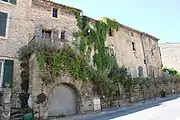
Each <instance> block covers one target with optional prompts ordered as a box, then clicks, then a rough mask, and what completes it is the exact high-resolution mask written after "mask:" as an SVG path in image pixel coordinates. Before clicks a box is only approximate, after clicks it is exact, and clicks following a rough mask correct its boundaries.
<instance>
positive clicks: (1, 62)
mask: <svg viewBox="0 0 180 120" xmlns="http://www.w3.org/2000/svg"><path fill="white" fill-rule="evenodd" d="M0 64H1V68H0V69H1V72H0V88H3V73H4V60H3V59H0Z"/></svg>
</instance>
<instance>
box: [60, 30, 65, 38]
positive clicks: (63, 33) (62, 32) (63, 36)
mask: <svg viewBox="0 0 180 120" xmlns="http://www.w3.org/2000/svg"><path fill="white" fill-rule="evenodd" d="M65 37H66V31H64V30H63V31H61V39H62V40H64V39H65Z"/></svg>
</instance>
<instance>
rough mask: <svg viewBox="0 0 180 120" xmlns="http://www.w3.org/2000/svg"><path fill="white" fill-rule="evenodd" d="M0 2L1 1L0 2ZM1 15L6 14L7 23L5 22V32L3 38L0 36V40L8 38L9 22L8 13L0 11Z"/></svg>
mask: <svg viewBox="0 0 180 120" xmlns="http://www.w3.org/2000/svg"><path fill="white" fill-rule="evenodd" d="M0 2H1V1H0ZM0 12H1V13H6V14H7V21H6V30H5V36H0V38H3V39H4V38H6V39H7V38H8V34H9V21H10V19H9V18H10V13H9V12H7V11H3V10H0Z"/></svg>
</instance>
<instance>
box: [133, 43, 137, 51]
mask: <svg viewBox="0 0 180 120" xmlns="http://www.w3.org/2000/svg"><path fill="white" fill-rule="evenodd" d="M132 49H133V50H134V51H136V49H135V42H132Z"/></svg>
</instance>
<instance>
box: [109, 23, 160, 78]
mask: <svg viewBox="0 0 180 120" xmlns="http://www.w3.org/2000/svg"><path fill="white" fill-rule="evenodd" d="M107 44H109V45H111V44H112V45H113V49H114V51H115V54H116V58H117V61H118V64H119V65H120V66H122V65H124V66H126V67H127V68H129V71H130V73H131V75H132V76H133V77H160V76H161V75H162V61H161V54H160V50H159V46H158V39H157V38H155V37H153V36H151V35H148V34H145V33H143V32H140V31H137V30H134V29H132V28H129V27H127V26H124V25H121V27H120V28H119V30H118V31H113V34H112V35H111V36H109V37H108V41H107Z"/></svg>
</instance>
